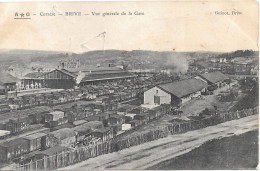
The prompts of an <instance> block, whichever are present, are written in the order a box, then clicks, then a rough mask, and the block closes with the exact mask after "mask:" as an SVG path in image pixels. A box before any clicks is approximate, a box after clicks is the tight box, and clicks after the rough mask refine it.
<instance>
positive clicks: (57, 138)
mask: <svg viewBox="0 0 260 171" xmlns="http://www.w3.org/2000/svg"><path fill="white" fill-rule="evenodd" d="M75 143H76V133H75V132H74V130H73V129H70V128H63V129H60V130H57V131H53V132H50V133H49V134H47V135H46V136H44V137H43V139H42V148H43V149H47V148H50V147H54V146H57V145H61V146H66V147H69V146H71V145H74V144H75Z"/></svg>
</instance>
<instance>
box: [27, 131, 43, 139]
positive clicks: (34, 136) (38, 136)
mask: <svg viewBox="0 0 260 171" xmlns="http://www.w3.org/2000/svg"><path fill="white" fill-rule="evenodd" d="M45 135H46V134H45V133H43V132H38V133H35V134H31V135H27V136H25V137H23V138H25V139H28V140H33V139H36V138H41V137H43V136H45Z"/></svg>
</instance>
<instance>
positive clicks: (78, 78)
mask: <svg viewBox="0 0 260 171" xmlns="http://www.w3.org/2000/svg"><path fill="white" fill-rule="evenodd" d="M84 77H85V74H84V73H83V72H81V71H79V74H78V76H77V79H76V83H77V84H79V83H80V82H81V80H82V79H83V78H84Z"/></svg>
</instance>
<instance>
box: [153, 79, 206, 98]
mask: <svg viewBox="0 0 260 171" xmlns="http://www.w3.org/2000/svg"><path fill="white" fill-rule="evenodd" d="M207 86H208V84H207V83H205V82H203V81H201V80H198V79H195V78H193V79H187V80H182V81H175V82H172V83H167V84H161V85H158V86H157V87H158V88H160V89H162V90H164V91H166V92H168V93H170V94H172V95H174V96H176V97H179V98H182V97H185V96H187V95H189V94H192V93H195V92H197V91H200V90H202V89H203V88H206V87H207Z"/></svg>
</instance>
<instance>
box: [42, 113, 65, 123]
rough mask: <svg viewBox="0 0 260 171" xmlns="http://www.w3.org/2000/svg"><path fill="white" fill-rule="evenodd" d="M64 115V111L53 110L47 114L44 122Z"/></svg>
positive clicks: (55, 119)
mask: <svg viewBox="0 0 260 171" xmlns="http://www.w3.org/2000/svg"><path fill="white" fill-rule="evenodd" d="M63 117H64V112H62V111H53V112H50V113H48V114H46V115H45V118H44V122H49V121H57V120H59V119H60V118H63Z"/></svg>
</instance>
